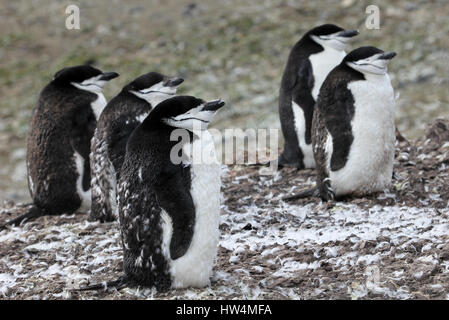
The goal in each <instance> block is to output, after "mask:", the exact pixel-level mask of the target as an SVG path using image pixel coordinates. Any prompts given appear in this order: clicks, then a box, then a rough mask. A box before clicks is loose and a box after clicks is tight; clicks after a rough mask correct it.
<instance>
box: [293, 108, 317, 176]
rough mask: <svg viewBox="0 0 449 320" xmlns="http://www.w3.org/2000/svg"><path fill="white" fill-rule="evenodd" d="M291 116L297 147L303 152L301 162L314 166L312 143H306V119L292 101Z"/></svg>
mask: <svg viewBox="0 0 449 320" xmlns="http://www.w3.org/2000/svg"><path fill="white" fill-rule="evenodd" d="M292 109H293V117H294V124H295V130H296V136H297V137H298V143H299V148H300V149H301V151H302V154H303V157H304V158H303V163H304V166H305V167H306V168H315V166H316V164H315V158H314V156H313V150H312V144H311V143H310V144H307V143H306V119H305V117H304V111H303V110H302V108H301V107H300V106H298V104H297V103H296V102H294V101H292Z"/></svg>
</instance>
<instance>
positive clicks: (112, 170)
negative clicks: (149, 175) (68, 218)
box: [88, 72, 183, 222]
mask: <svg viewBox="0 0 449 320" xmlns="http://www.w3.org/2000/svg"><path fill="white" fill-rule="evenodd" d="M182 82H183V79H182V78H174V77H173V78H172V77H167V76H164V75H162V74H160V73H157V72H149V73H147V74H144V75H142V76H140V77H138V78H136V79H135V80H133V81H132V82H130V83H129V84H127V85H126V86H125V87H124V88H123V89H122V90H121V92H120V93H119V94H118V95H117V96H116V97H114V98H113V99H112V100H111V101H109V103H108V104H107V106H106V107H105V109H104V110H103V112H102V114H101V116H100V118H99V120H98V125H97V128H96V129H95V134H94V137H93V139H92V153H91V157H90V161H91V173H92V181H91V186H92V188H91V189H92V208H91V211H90V214H89V218H88V219H89V220H90V221H95V220H99V221H102V222H104V221H113V220H115V218H116V215H117V212H116V211H117V210H116V209H117V200H116V181H118V178H119V170H120V167H121V165H122V162H123V159H124V157H125V151H126V150H125V149H126V142H127V140H128V138H129V136H130V134H131V132H132V131H133V130H134V129H135V128H136V127H137V126H138V125H139V124H140V123H142V121H143V120H144V119H145V117H146V116H147V115H148V113H149V112H150V111H151V110H152V108H154V107H155V106H156V105H157V104H159V103H160V102H162V101H164V100H166V99H168V98H171V97H173V96H174V95H175V94H176V90H177V87H178V86H179V85H180V84H181V83H182Z"/></svg>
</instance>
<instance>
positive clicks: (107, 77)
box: [98, 72, 119, 81]
mask: <svg viewBox="0 0 449 320" xmlns="http://www.w3.org/2000/svg"><path fill="white" fill-rule="evenodd" d="M118 76H119V74H118V73H117V72H103V74H102V75H101V77H100V79H98V80H103V81H109V80H112V79H114V78H117V77H118Z"/></svg>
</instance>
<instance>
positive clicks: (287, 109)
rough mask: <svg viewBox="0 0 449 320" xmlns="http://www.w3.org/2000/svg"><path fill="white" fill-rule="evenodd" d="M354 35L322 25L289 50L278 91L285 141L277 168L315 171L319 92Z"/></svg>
mask: <svg viewBox="0 0 449 320" xmlns="http://www.w3.org/2000/svg"><path fill="white" fill-rule="evenodd" d="M357 34H358V32H357V31H356V30H344V29H343V28H340V27H338V26H336V25H333V24H325V25H321V26H318V27H315V28H313V29H311V30H310V31H308V32H307V33H306V34H305V35H304V36H303V37H302V38H301V39H300V40H299V41H298V42H297V43H296V44H295V46H294V47H293V48H292V50H291V52H290V55H289V57H288V61H287V64H286V66H285V70H284V74H283V76H282V82H281V88H280V90H279V117H280V121H281V128H282V134H283V136H284V141H285V142H284V150H283V152H282V154H281V155H280V157H279V161H278V165H279V167H284V166H291V167H296V168H298V169H304V168H315V160H314V157H313V151H312V138H311V128H312V117H313V111H314V108H315V103H316V100H317V97H318V92H319V90H320V87H321V85H322V83H323V81H324V80H325V79H326V76H327V75H328V73H329V72H330V71H331V70H332V69H333V68H334V67H335V66H337V65H338V64H339V63H340V62H341V61H342V60H343V58H344V57H345V55H346V53H345V51H344V49H345V47H346V45H347V44H348V43H349V42H350V41H351V40H352V39H353V37H354V36H356V35H357Z"/></svg>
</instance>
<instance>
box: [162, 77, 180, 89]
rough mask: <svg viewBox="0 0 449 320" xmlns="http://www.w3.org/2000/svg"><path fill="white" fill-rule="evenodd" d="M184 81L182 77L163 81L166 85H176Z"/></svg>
mask: <svg viewBox="0 0 449 320" xmlns="http://www.w3.org/2000/svg"><path fill="white" fill-rule="evenodd" d="M183 82H184V79H183V78H171V79H168V80H167V81H165V82H164V86H166V87H177V86H179V85H180V84H181V83H183Z"/></svg>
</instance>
